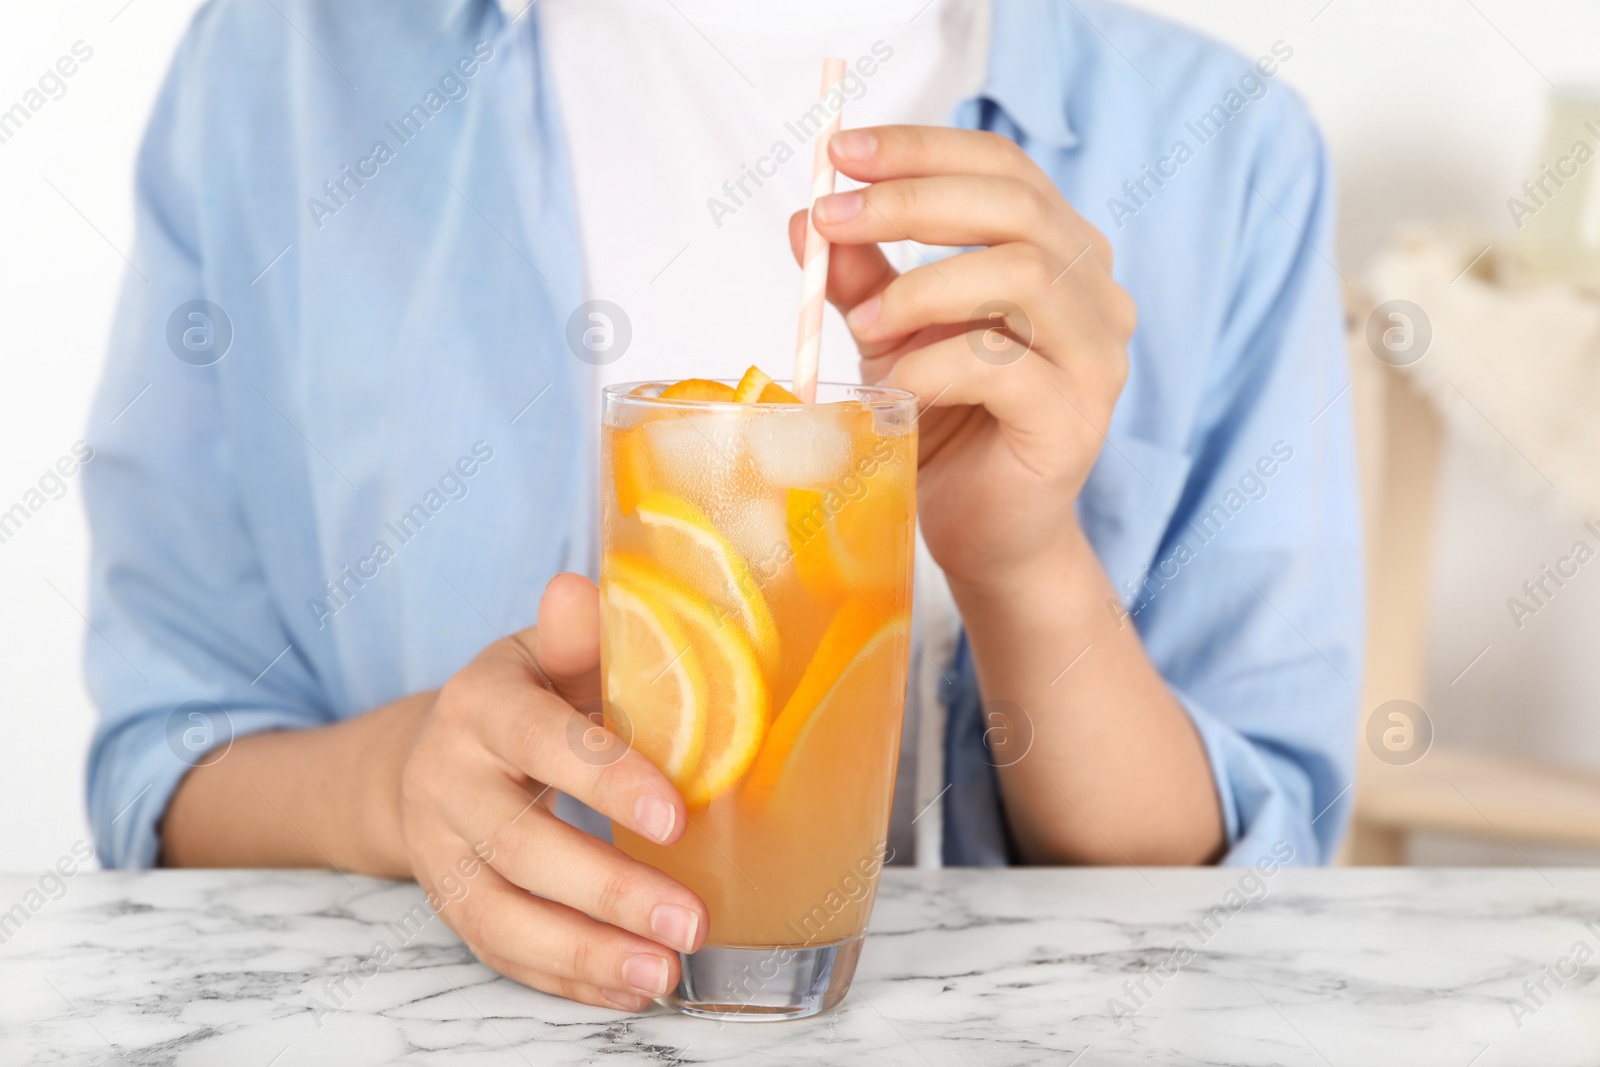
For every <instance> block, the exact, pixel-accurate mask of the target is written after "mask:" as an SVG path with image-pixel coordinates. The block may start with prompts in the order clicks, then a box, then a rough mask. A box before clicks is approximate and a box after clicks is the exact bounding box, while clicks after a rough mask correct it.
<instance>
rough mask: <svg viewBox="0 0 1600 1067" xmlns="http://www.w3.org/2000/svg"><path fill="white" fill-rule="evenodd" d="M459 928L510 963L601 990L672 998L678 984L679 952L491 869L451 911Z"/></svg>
mask: <svg viewBox="0 0 1600 1067" xmlns="http://www.w3.org/2000/svg"><path fill="white" fill-rule="evenodd" d="M447 910H448V911H449V912H450V913H451V915H450V920H451V926H452V928H453V929H454V930H455V931H456V932H457V933H459V934H460V935H461V937H462V939H463V940H464V941H466V942H467V943H468V944H469V945H478V946H482V947H483V948H484V949H486V950H487V951H489V952H492V953H494V954H495V955H496V956H499V957H501V958H503V959H504V960H505V961H507V962H508V963H511V964H515V965H517V966H519V967H522V968H526V969H527V970H528V971H529V972H533V971H537V972H541V973H543V974H547V975H550V976H552V977H555V978H564V979H567V980H568V981H571V982H578V983H583V984H586V985H591V986H595V987H598V988H600V989H619V990H627V991H629V992H632V993H634V994H637V995H639V996H644V997H659V996H665V995H666V993H667V992H668V991H669V990H670V989H672V987H673V986H675V985H677V983H678V975H679V967H678V956H677V953H675V952H672V951H671V950H669V949H666V948H663V947H662V946H660V945H658V944H656V943H655V942H653V941H650V940H647V939H645V938H642V937H639V936H638V935H636V934H631V933H629V932H628V931H626V930H620V929H618V928H617V927H615V926H610V925H608V924H606V923H603V922H600V921H599V920H596V919H591V918H590V917H589V916H587V915H584V914H582V913H580V912H578V911H575V910H573V909H572V908H569V907H567V906H566V905H565V904H558V903H556V902H554V901H551V900H545V899H543V898H541V897H536V896H532V895H530V894H528V893H527V892H525V891H523V890H521V889H519V888H517V887H516V886H514V885H512V884H511V883H510V882H508V881H506V880H505V879H504V878H503V877H501V876H500V874H499V873H498V872H496V871H494V870H492V869H490V870H485V871H482V872H480V874H479V876H478V884H477V885H475V886H474V887H473V892H472V894H471V895H470V896H468V897H467V898H466V899H464V900H463V901H462V902H461V903H460V904H458V905H454V906H451V907H449V908H448V909H447Z"/></svg>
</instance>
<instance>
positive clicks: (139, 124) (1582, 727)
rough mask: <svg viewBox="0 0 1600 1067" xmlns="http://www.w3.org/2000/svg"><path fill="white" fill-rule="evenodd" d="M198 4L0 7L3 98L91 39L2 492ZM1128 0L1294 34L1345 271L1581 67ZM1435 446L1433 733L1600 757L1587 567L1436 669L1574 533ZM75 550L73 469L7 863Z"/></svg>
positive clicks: (64, 792) (28, 836) (1514, 144)
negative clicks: (1437, 552) (1328, 175)
mask: <svg viewBox="0 0 1600 1067" xmlns="http://www.w3.org/2000/svg"><path fill="white" fill-rule="evenodd" d="M999 2H1002V3H1003V2H1005V0H999ZM196 6H197V5H196V4H195V3H193V2H191V0H132V2H131V3H127V2H126V0H103V2H102V0H95V2H80V0H52V2H51V3H48V4H46V3H12V4H6V5H5V6H4V7H3V8H0V72H3V73H0V107H8V106H9V105H10V104H11V103H12V102H14V101H16V100H17V99H18V98H19V97H20V96H21V95H22V93H23V92H24V91H25V90H26V89H27V88H28V87H29V86H31V85H32V84H33V83H34V82H35V80H36V79H37V77H38V75H39V74H40V73H41V72H43V71H44V70H45V69H46V68H47V67H49V66H51V65H52V64H53V63H54V62H55V60H56V59H57V57H58V56H61V55H63V54H65V53H67V52H68V51H69V50H70V48H71V45H72V44H73V42H75V41H78V40H83V41H85V42H86V43H87V44H89V45H90V46H91V47H93V49H94V57H93V59H92V60H90V61H89V62H88V63H86V64H84V65H83V66H82V68H81V69H80V70H79V71H78V73H77V74H75V75H74V76H73V77H72V78H71V79H70V80H69V81H68V83H67V84H68V91H67V93H66V95H65V96H64V97H62V98H61V99H60V100H54V101H51V102H50V103H49V104H47V105H46V106H45V107H44V108H43V109H41V110H40V112H39V113H38V114H37V115H35V116H34V118H33V119H32V120H31V121H30V123H29V124H28V126H27V127H26V128H24V129H23V131H22V132H21V133H20V134H18V135H17V136H16V137H15V138H13V139H12V140H11V141H9V142H8V143H6V144H3V145H0V234H4V239H3V240H4V243H3V245H0V249H3V251H0V329H3V330H4V333H3V335H0V336H3V342H0V343H3V345H4V347H3V348H0V352H3V355H0V510H3V509H4V508H6V507H9V506H10V505H11V504H12V503H13V502H15V501H16V500H18V499H20V498H21V497H22V495H23V493H24V492H25V491H26V490H27V489H28V488H29V487H31V486H33V485H34V484H35V483H36V482H37V480H38V478H39V476H40V474H41V473H43V472H44V470H45V468H46V467H48V466H49V465H51V464H52V463H54V461H55V460H56V459H57V457H59V456H60V455H62V454H63V453H65V452H66V451H67V450H68V448H69V447H70V446H71V444H72V442H73V441H74V440H76V439H78V438H79V437H80V436H81V434H82V428H83V426H84V424H85V422H86V418H87V405H88V399H89V395H90V391H91V389H92V387H93V384H94V381H95V379H96V377H97V375H98V369H99V364H100V361H101V358H102V355H103V352H104V348H105V341H106V336H107V331H108V326H109V319H110V313H111V306H112V301H113V297H114V293H115V291H116V287H117V285H118V282H119V281H120V278H121V276H122V272H123V270H124V269H125V268H124V266H123V261H122V259H121V256H122V255H126V254H129V252H130V244H131V232H132V212H131V192H130V190H131V175H132V159H133V152H134V150H135V146H136V144H137V140H138V137H139V135H140V132H141V130H142V128H143V122H144V116H145V114H146V112H147V111H148V109H149V106H150V102H151V100H152V98H153V96H154V93H155V91H156V88H157V85H158V82H159V79H160V77H161V75H162V73H163V71H164V70H165V67H166V64H167V62H168V60H169V58H170V56H171V53H172V49H173V47H174V45H175V43H176V41H177V38H178V35H179V34H180V33H181V32H182V29H183V27H184V25H185V24H186V23H187V20H188V18H189V15H190V13H191V12H192V10H193V9H194V7H196ZM1145 6H1148V7H1151V8H1154V9H1157V10H1161V11H1164V12H1166V13H1167V14H1168V15H1170V16H1171V17H1173V18H1176V19H1180V20H1183V21H1186V22H1189V23H1191V24H1195V25H1198V26H1201V27H1202V28H1204V29H1206V30H1207V31H1208V32H1210V33H1212V34H1214V35H1215V36H1218V37H1221V38H1223V39H1224V40H1227V41H1229V42H1230V43H1232V44H1234V45H1235V46H1237V47H1239V48H1240V49H1242V50H1244V51H1246V52H1249V53H1251V54H1256V53H1260V52H1264V51H1266V50H1267V48H1268V47H1269V46H1270V44H1271V43H1272V42H1273V41H1274V40H1276V39H1279V38H1281V39H1283V40H1285V41H1286V42H1288V43H1290V44H1291V45H1292V46H1293V47H1294V49H1295V55H1294V58H1293V59H1292V60H1291V61H1290V62H1289V63H1287V64H1286V65H1285V66H1284V68H1283V77H1284V78H1285V80H1287V81H1288V82H1290V83H1291V84H1293V85H1295V86H1296V87H1297V88H1298V89H1299V90H1300V91H1301V92H1303V93H1305V94H1306V95H1307V96H1308V97H1309V98H1310V99H1311V101H1312V104H1313V106H1314V108H1315V110H1316V111H1317V113H1318V115H1319V116H1320V118H1321V121H1322V124H1323V127H1324V129H1325V131H1326V132H1327V135H1328V138H1329V141H1330V143H1331V145H1332V148H1333V152H1334V156H1335V159H1336V162H1337V164H1338V166H1339V170H1340V175H1341V187H1342V192H1341V198H1340V201H1341V209H1342V214H1343V227H1342V232H1341V238H1340V248H1339V253H1340V256H1341V258H1342V260H1343V262H1344V263H1345V270H1346V273H1348V274H1354V272H1355V269H1356V268H1359V266H1360V265H1361V263H1362V262H1363V261H1364V260H1365V259H1367V258H1368V257H1369V256H1370V255H1371V254H1372V253H1373V251H1374V250H1375V249H1377V248H1378V247H1379V246H1380V245H1381V243H1382V242H1383V240H1384V239H1385V238H1386V237H1387V236H1388V235H1389V234H1390V233H1391V232H1392V231H1393V230H1394V229H1395V227H1397V226H1398V225H1400V224H1401V223H1403V222H1406V221H1409V220H1417V219H1427V220H1438V221H1465V222H1468V223H1472V224H1476V225H1479V226H1482V227H1484V228H1485V229H1486V230H1491V231H1496V232H1499V233H1504V232H1505V231H1506V230H1507V229H1508V223H1507V221H1506V219H1505V216H1504V206H1503V205H1504V200H1505V198H1506V197H1507V196H1508V195H1510V193H1511V191H1512V190H1513V189H1514V188H1515V187H1516V186H1517V184H1518V183H1519V182H1520V181H1521V179H1522V176H1523V171H1524V168H1525V167H1526V166H1527V164H1528V162H1529V161H1530V160H1531V157H1532V154H1533V152H1534V151H1535V148H1536V145H1537V142H1538V138H1539V135H1540V130H1541V124H1542V122H1543V100H1544V93H1545V91H1546V82H1545V77H1548V78H1549V79H1550V80H1552V81H1555V82H1557V83H1560V82H1563V81H1574V80H1582V81H1587V82H1591V83H1594V82H1600V59H1597V58H1596V53H1595V50H1594V43H1595V42H1596V41H1600V5H1592V4H1587V3H1580V2H1577V0H1569V2H1550V0H1541V2H1521V3H1513V2H1511V0H1472V2H1470V3H1469V2H1466V0H1431V2H1422V0H1384V2H1378V0H1332V2H1331V3H1329V4H1327V5H1326V6H1324V5H1323V0H1310V2H1286V0H1252V2H1246V0H1229V2H1211V3H1206V4H1203V5H1197V4H1194V3H1192V2H1191V3H1180V2H1179V0H1157V2H1152V3H1147V4H1146V5H1145ZM1313 16H1314V17H1313ZM47 183H53V184H54V186H55V189H54V190H53V189H52V188H51V184H47ZM56 190H59V193H58V192H57V191H56ZM69 201H70V204H69V203H68V202H69ZM80 213H81V215H80ZM1447 466H1448V470H1447V474H1446V480H1445V500H1444V521H1443V525H1444V538H1443V543H1442V546H1441V558H1440V561H1439V572H1438V575H1437V578H1436V581H1437V586H1438V595H1437V597H1436V599H1437V603H1438V609H1439V612H1438V613H1439V623H1438V625H1437V626H1436V628H1435V637H1434V652H1435V658H1436V661H1437V668H1436V670H1435V675H1436V679H1437V684H1436V685H1435V686H1434V689H1435V693H1436V695H1435V696H1433V697H1432V698H1431V699H1430V706H1429V711H1430V713H1432V714H1433V716H1434V718H1435V722H1436V724H1437V726H1438V729H1439V733H1440V736H1441V737H1443V738H1446V739H1450V738H1453V737H1469V736H1470V737H1473V738H1479V739H1486V740H1494V741H1497V742H1499V743H1503V744H1506V745H1507V746H1520V747H1521V748H1523V749H1526V750H1528V751H1538V752H1539V753H1541V754H1543V755H1546V756H1548V757H1550V758H1553V759H1562V760H1567V761H1570V762H1573V763H1576V764H1580V765H1584V766H1589V767H1591V768H1595V769H1600V723H1597V722H1596V717H1595V716H1594V715H1593V714H1592V711H1591V709H1592V708H1593V705H1594V704H1595V701H1596V697H1597V696H1600V666H1597V664H1600V657H1597V656H1594V655H1593V654H1592V653H1590V654H1587V655H1586V654H1585V652H1586V651H1587V650H1588V649H1589V648H1590V647H1592V640H1593V638H1592V635H1593V634H1595V633H1596V632H1600V630H1597V627H1596V623H1597V622H1600V580H1596V581H1593V582H1591V583H1589V584H1588V585H1587V586H1579V585H1577V584H1574V585H1573V586H1572V587H1570V588H1569V590H1567V591H1565V592H1564V594H1563V600H1562V602H1560V603H1559V604H1556V605H1553V606H1552V609H1551V610H1550V611H1548V612H1544V613H1541V614H1540V615H1539V617H1538V618H1537V619H1536V620H1534V621H1535V622H1536V623H1537V627H1535V626H1533V625H1530V626H1529V627H1528V629H1527V630H1525V631H1524V632H1523V633H1521V634H1515V635H1513V636H1515V638H1516V640H1511V639H1509V637H1508V638H1507V639H1506V640H1503V641H1501V640H1496V641H1495V649H1494V652H1493V653H1492V654H1491V655H1490V656H1486V657H1485V658H1484V660H1483V661H1482V662H1480V663H1479V664H1478V665H1477V666H1476V667H1474V669H1473V672H1472V673H1471V674H1470V675H1469V676H1468V680H1470V682H1471V684H1470V685H1468V684H1466V683H1467V680H1463V683H1461V684H1459V685H1457V686H1454V687H1452V686H1450V685H1449V681H1450V679H1451V678H1452V677H1453V676H1454V675H1455V673H1456V672H1457V671H1459V670H1460V667H1461V665H1463V664H1465V663H1466V662H1467V661H1468V660H1469V659H1471V657H1472V656H1473V655H1474V654H1476V652H1477V650H1478V649H1480V648H1482V646H1483V644H1484V643H1485V642H1486V641H1489V640H1491V639H1492V636H1493V635H1504V634H1507V633H1508V631H1507V629H1506V625H1505V621H1504V620H1505V608H1504V599H1505V597H1507V596H1509V595H1511V594H1512V593H1513V592H1514V591H1515V588H1516V586H1517V585H1518V584H1520V582H1521V581H1522V579H1523V578H1524V577H1526V576H1527V575H1529V574H1532V573H1534V572H1535V571H1537V569H1538V565H1539V564H1540V563H1542V562H1545V561H1547V560H1548V559H1549V558H1551V554H1550V546H1551V545H1552V544H1564V543H1566V542H1567V541H1569V540H1570V538H1568V537H1567V531H1568V529H1569V528H1571V527H1575V526H1576V521H1575V518H1574V517H1573V516H1570V515H1565V514H1563V513H1562V512H1561V510H1560V508H1559V507H1558V506H1557V505H1555V504H1553V503H1551V502H1549V501H1542V500H1531V499H1527V498H1524V497H1522V496H1520V495H1518V492H1514V491H1512V490H1508V489H1506V488H1503V487H1501V486H1499V485H1498V484H1496V483H1494V482H1493V481H1492V480H1490V479H1489V478H1488V477H1487V476H1484V475H1481V474H1479V473H1476V472H1475V470H1474V465H1473V463H1472V459H1471V456H1470V454H1468V453H1464V452H1461V451H1459V450H1457V451H1454V452H1452V455H1451V458H1450V461H1449V463H1448V465H1447ZM85 551H86V535H85V530H84V522H83V514H82V506H81V499H80V497H79V494H78V487H77V484H76V481H75V480H74V481H73V483H72V485H71V487H70V488H69V490H68V493H67V495H66V496H65V497H64V498H63V499H61V500H59V501H54V502H51V503H50V504H49V505H48V506H46V507H45V508H43V509H41V510H40V511H39V513H38V514H36V515H35V516H34V517H33V518H32V519H31V520H30V521H29V522H28V524H27V525H26V526H25V527H24V529H23V530H22V531H21V532H20V533H19V534H17V535H16V536H15V537H13V538H12V539H11V540H10V541H8V542H7V543H5V544H0V715H3V716H4V717H5V718H4V724H5V730H4V732H3V734H0V737H3V741H0V869H27V868H36V867H40V866H43V865H45V864H47V863H49V862H52V861H53V860H54V859H55V858H56V857H57V856H59V855H61V854H62V853H63V852H64V851H65V850H66V849H67V848H68V846H69V845H70V844H71V843H72V842H73V841H74V840H75V839H76V838H78V837H80V836H82V835H84V834H85V833H86V832H87V831H86V827H85V823H84V818H83V814H82V813H83V800H82V796H83V789H82V778H83V753H84V751H85V747H86V744H87V739H88V736H89V731H90V726H91V722H92V711H91V709H90V707H89V703H88V699H87V696H86V694H85V692H84V687H83V683H82V680H81V670H80V667H79V649H80V644H81V641H82V631H83V628H84V627H83V623H82V620H81V619H80V617H79V615H78V612H79V611H81V610H82V609H83V607H84V585H85V582H84V577H85V575H84V558H85ZM52 586H53V587H54V588H52ZM1486 635H1490V636H1486ZM1513 713H1514V714H1513Z"/></svg>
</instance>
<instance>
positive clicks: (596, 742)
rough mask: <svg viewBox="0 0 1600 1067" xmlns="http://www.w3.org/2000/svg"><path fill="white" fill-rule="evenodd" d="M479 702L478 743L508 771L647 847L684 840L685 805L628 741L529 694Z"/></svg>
mask: <svg viewBox="0 0 1600 1067" xmlns="http://www.w3.org/2000/svg"><path fill="white" fill-rule="evenodd" d="M480 699H481V700H482V706H481V707H480V709H479V712H478V714H477V715H475V716H474V717H473V719H472V720H471V721H472V722H473V724H474V728H475V729H476V730H477V733H478V739H479V740H480V741H481V742H482V744H483V745H484V746H485V747H486V748H488V749H489V751H490V752H492V753H493V754H494V755H495V756H497V757H498V758H499V759H500V760H501V761H503V762H504V763H505V764H506V765H507V766H508V767H510V768H513V769H515V770H516V771H518V772H520V773H522V774H524V775H526V776H528V777H529V778H533V779H535V780H537V781H540V782H544V783H547V784H548V785H550V786H552V787H553V788H555V789H559V790H561V791H562V792H564V793H567V794H569V795H571V796H573V797H576V798H577V799H579V800H581V801H583V802H584V803H585V804H587V805H589V807H591V808H593V809H594V810H595V811H598V812H599V813H600V814H602V815H604V816H606V817H607V818H609V819H612V820H613V821H615V822H619V823H621V824H622V825H624V826H626V827H627V828H628V829H630V830H633V831H634V832H636V833H639V834H642V835H643V836H645V837H648V838H649V839H650V840H652V841H656V842H659V843H661V844H671V843H672V842H673V841H676V840H677V839H678V838H679V837H681V836H683V831H684V827H685V826H686V825H687V820H688V815H687V809H686V808H685V807H684V804H683V798H682V797H681V796H679V794H678V791H677V789H676V788H675V787H674V786H673V785H672V783H671V782H669V781H668V780H667V778H666V776H665V775H663V774H662V773H661V772H660V771H659V770H658V769H656V766H655V765H654V764H653V763H651V762H650V761H649V760H648V759H646V758H645V757H644V755H643V754H642V753H640V752H638V751H637V750H635V749H633V748H631V747H630V746H629V745H628V743H627V739H626V738H618V737H616V735H614V734H613V733H611V732H610V731H609V730H606V729H605V727H604V726H602V725H600V724H597V723H596V722H594V721H593V720H592V719H591V718H590V717H589V716H588V715H585V714H582V713H580V712H579V711H577V710H575V709H574V708H573V707H572V706H571V705H570V704H568V703H567V702H566V701H564V700H562V699H561V698H560V697H558V696H556V695H555V694H554V693H551V692H548V691H546V690H543V689H538V688H535V687H533V686H527V685H523V686H515V685H502V686H496V687H493V688H491V689H489V690H488V691H487V692H485V693H484V694H482V695H481V697H480ZM597 734H598V737H597Z"/></svg>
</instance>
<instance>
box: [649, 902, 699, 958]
mask: <svg viewBox="0 0 1600 1067" xmlns="http://www.w3.org/2000/svg"><path fill="white" fill-rule="evenodd" d="M650 929H651V930H653V931H654V932H655V935H656V936H657V937H658V938H660V939H661V941H662V943H663V944H665V945H667V946H668V947H670V948H675V949H677V950H678V951H679V952H693V951H694V936H695V934H697V933H699V932H700V913H699V912H695V911H690V910H689V909H688V908H685V907H684V906H683V905H681V904H657V905H656V906H655V909H654V910H653V911H651V912H650Z"/></svg>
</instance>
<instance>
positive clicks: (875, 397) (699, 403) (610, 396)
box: [600, 378, 917, 411]
mask: <svg viewBox="0 0 1600 1067" xmlns="http://www.w3.org/2000/svg"><path fill="white" fill-rule="evenodd" d="M707 380H708V381H713V382H721V383H722V384H723V385H728V386H737V385H738V384H739V381H740V379H738V378H710V379H707ZM773 380H774V381H775V382H776V383H777V384H778V385H782V386H784V387H785V388H787V387H788V385H789V384H790V383H789V381H788V380H787V379H778V378H775V379H773ZM671 384H673V383H672V382H663V381H655V380H650V379H647V380H644V381H637V382H617V383H616V384H614V385H608V386H606V387H605V388H603V389H601V390H600V395H601V396H602V397H603V398H604V399H606V400H611V401H616V402H618V403H622V404H641V405H648V406H655V407H686V408H701V409H707V410H716V409H728V410H733V409H738V410H740V411H749V410H752V409H754V410H757V411H795V410H800V411H805V410H807V409H811V408H814V407H816V406H817V405H816V404H790V403H782V402H772V401H768V402H765V403H763V402H761V401H759V400H758V401H753V402H744V401H738V400H699V399H693V398H689V397H672V398H670V399H668V398H665V397H659V396H635V395H633V390H635V389H637V388H639V387H640V386H644V385H659V386H663V387H665V386H668V385H671ZM817 388H818V389H854V390H857V391H859V392H862V393H867V394H871V395H870V396H860V397H853V398H852V399H854V400H856V401H857V402H859V403H861V404H863V405H865V406H866V407H869V408H874V409H887V410H893V409H897V408H902V407H907V406H909V407H915V406H916V404H917V394H915V393H910V392H907V391H906V390H904V389H891V388H889V387H888V386H885V385H863V384H862V383H860V382H818V383H817ZM823 403H833V401H824V402H823Z"/></svg>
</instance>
